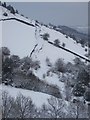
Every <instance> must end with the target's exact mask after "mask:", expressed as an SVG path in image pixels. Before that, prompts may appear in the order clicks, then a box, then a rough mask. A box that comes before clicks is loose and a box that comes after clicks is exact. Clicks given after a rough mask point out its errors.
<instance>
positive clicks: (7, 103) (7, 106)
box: [2, 91, 14, 118]
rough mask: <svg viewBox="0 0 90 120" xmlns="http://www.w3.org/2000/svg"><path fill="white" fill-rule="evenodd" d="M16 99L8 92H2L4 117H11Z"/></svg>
mask: <svg viewBox="0 0 90 120" xmlns="http://www.w3.org/2000/svg"><path fill="white" fill-rule="evenodd" d="M13 102H14V99H13V98H12V97H11V96H9V94H8V92H6V91H3V92H2V118H8V117H10V113H11V110H12V108H13Z"/></svg>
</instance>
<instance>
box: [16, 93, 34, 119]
mask: <svg viewBox="0 0 90 120" xmlns="http://www.w3.org/2000/svg"><path fill="white" fill-rule="evenodd" d="M34 112H35V106H34V104H33V103H32V100H31V99H30V98H29V97H28V98H26V97H24V96H23V95H22V94H19V95H18V96H17V97H16V100H15V103H14V113H15V117H16V118H22V119H23V118H32V117H34Z"/></svg>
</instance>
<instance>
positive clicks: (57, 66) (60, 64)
mask: <svg viewBox="0 0 90 120" xmlns="http://www.w3.org/2000/svg"><path fill="white" fill-rule="evenodd" d="M55 70H56V71H58V72H62V73H64V72H65V63H64V62H63V60H62V59H58V60H57V61H56V63H55Z"/></svg>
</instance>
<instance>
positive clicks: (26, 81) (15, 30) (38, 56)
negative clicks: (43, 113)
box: [0, 6, 90, 113]
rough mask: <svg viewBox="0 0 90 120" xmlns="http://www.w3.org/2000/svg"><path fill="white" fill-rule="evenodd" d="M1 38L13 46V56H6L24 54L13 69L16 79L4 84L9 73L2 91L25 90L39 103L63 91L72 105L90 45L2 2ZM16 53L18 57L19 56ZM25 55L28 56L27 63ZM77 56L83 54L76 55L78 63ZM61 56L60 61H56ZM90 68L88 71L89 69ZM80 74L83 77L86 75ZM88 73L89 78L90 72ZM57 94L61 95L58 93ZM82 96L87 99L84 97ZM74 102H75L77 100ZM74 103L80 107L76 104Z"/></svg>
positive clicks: (16, 91) (0, 90) (0, 11)
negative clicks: (36, 66) (12, 11)
mask: <svg viewBox="0 0 90 120" xmlns="http://www.w3.org/2000/svg"><path fill="white" fill-rule="evenodd" d="M45 34H48V39H47V40H45V39H44V37H43V36H44V35H45ZM0 39H1V40H2V41H0V47H1V46H2V47H7V48H9V49H10V54H9V57H7V56H8V55H6V58H8V59H9V58H11V56H10V55H18V56H19V57H20V61H19V62H17V61H15V63H16V62H17V63H16V64H18V63H19V65H17V67H15V68H14V69H13V72H11V73H10V74H11V76H12V75H13V77H12V81H13V83H11V84H9V85H8V86H6V85H4V84H5V83H6V82H7V81H9V79H10V78H9V79H7V78H8V77H7V74H6V73H5V75H6V77H7V78H6V80H5V81H4V82H3V83H4V84H1V85H0V92H2V91H7V92H8V93H9V94H10V95H11V96H12V97H16V96H17V95H18V94H19V93H22V95H24V96H26V97H30V98H31V99H32V101H33V103H34V104H35V105H36V106H37V107H40V106H42V105H43V104H44V103H47V99H48V98H50V97H51V96H54V97H57V96H58V95H59V97H58V98H60V99H61V100H62V101H64V102H65V104H66V105H67V108H68V106H69V105H70V104H71V103H72V102H73V100H75V99H76V98H75V99H74V95H73V93H72V91H73V88H74V86H75V85H76V83H77V81H78V80H77V78H78V74H79V72H80V70H82V69H83V68H84V67H85V68H87V62H86V61H90V60H89V58H88V47H87V46H85V45H84V46H83V45H81V44H80V43H78V42H76V41H75V40H74V39H72V38H70V37H69V36H67V35H65V34H63V33H61V32H60V31H56V30H55V29H54V28H51V26H49V25H44V24H41V23H39V22H38V21H35V20H32V19H28V18H25V17H24V16H21V15H20V14H17V13H15V14H12V13H11V12H10V11H9V10H7V9H6V8H5V7H2V6H0ZM55 40H58V41H59V45H56V44H55ZM27 56H28V57H27ZM14 57H16V58H17V56H14ZM24 57H27V60H26V64H25V61H24V60H25V59H23V58H24ZM28 58H29V59H28ZM75 58H79V59H76V60H78V61H76V63H75ZM18 59H19V58H18ZM15 60H16V59H15ZM30 60H31V61H30ZM58 60H59V64H56V63H57V61H58ZM3 61H4V60H3ZM23 61H24V62H23ZM27 61H29V63H30V64H29V63H28V62H27ZM4 62H5V61H4ZM35 62H36V63H35ZM37 62H38V64H39V67H38V68H36V69H35V67H33V66H35V65H34V64H37ZM32 63H33V65H32ZM79 63H80V64H79ZM11 64H12V63H11ZM7 65H8V64H7V61H6V66H5V67H6V68H7V69H8V67H7ZM14 65H15V64H14ZM24 65H25V66H24ZM29 65H31V66H29ZM60 65H61V66H60ZM12 66H13V65H12ZM23 66H24V67H23ZM27 66H29V68H28V67H27ZM58 66H60V67H61V68H60V69H62V70H61V71H60V69H59V70H58ZM56 67H57V68H56ZM80 67H81V68H80ZM9 68H10V66H9ZM66 70H67V71H66ZM86 71H87V72H88V69H87V70H86ZM13 73H14V74H13ZM23 73H24V74H23ZM82 73H83V72H82ZM80 75H81V76H80V77H81V78H82V76H84V75H82V74H80ZM85 75H86V77H87V78H89V77H88V75H87V74H85ZM86 77H85V80H86ZM81 78H78V79H81ZM10 82H11V81H10ZM37 82H38V83H37ZM75 82H76V83H75ZM88 83H89V82H88ZM6 84H8V83H6ZM19 84H20V85H19ZM42 84H43V85H42ZM10 85H11V86H10ZM85 85H86V84H85ZM15 87H16V88H15ZM80 87H81V86H80ZM85 87H86V86H85ZM26 89H28V90H26ZM40 89H41V90H40ZM42 89H45V90H42ZM83 89H84V86H83ZM85 90H86V89H85ZM59 93H60V94H59ZM55 94H58V95H57V96H55ZM60 95H61V96H60ZM78 98H79V97H78ZM78 100H80V101H82V102H83V101H84V99H83V97H81V98H80V99H78ZM72 104H73V105H74V103H72ZM70 106H71V105H70ZM84 106H85V105H84ZM74 107H75V110H76V105H74ZM64 109H65V108H64ZM71 109H72V108H71ZM70 113H71V112H70Z"/></svg>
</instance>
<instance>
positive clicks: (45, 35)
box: [42, 33, 50, 41]
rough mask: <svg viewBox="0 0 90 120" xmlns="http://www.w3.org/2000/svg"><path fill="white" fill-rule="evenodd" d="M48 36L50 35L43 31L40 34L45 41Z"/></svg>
mask: <svg viewBox="0 0 90 120" xmlns="http://www.w3.org/2000/svg"><path fill="white" fill-rule="evenodd" d="M49 37H50V35H49V34H48V33H45V34H43V35H42V38H43V39H44V40H47V41H48V39H49Z"/></svg>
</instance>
